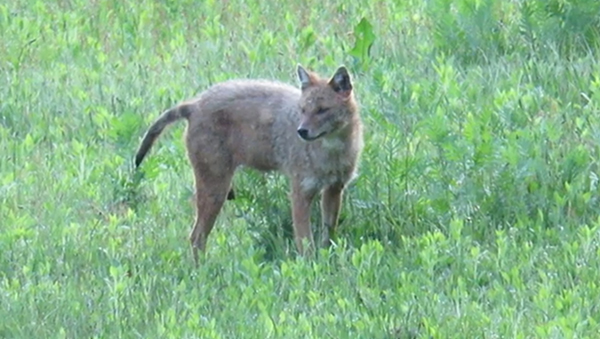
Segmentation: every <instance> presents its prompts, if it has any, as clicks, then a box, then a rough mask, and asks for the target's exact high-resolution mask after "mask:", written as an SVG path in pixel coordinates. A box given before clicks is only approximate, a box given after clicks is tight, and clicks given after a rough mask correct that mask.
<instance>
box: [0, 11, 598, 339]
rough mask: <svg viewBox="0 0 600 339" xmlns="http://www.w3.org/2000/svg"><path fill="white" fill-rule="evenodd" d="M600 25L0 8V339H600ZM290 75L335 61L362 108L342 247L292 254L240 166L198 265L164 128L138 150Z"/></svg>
mask: <svg viewBox="0 0 600 339" xmlns="http://www.w3.org/2000/svg"><path fill="white" fill-rule="evenodd" d="M271 3H273V4H271ZM599 18H600V3H598V2H597V1H595V0H580V1H558V0H550V1H541V0H538V1H536V0H530V1H525V2H524V1H516V0H508V1H501V0H480V1H474V0H457V1H449V0H430V1H417V0H410V1H391V0H378V1H366V0H360V1H355V2H350V1H332V2H325V1H303V2H299V1H297V2H288V4H282V3H281V4H278V5H275V4H274V2H267V1H262V2H259V1H241V0H231V1H190V0H184V1H178V2H175V1H165V2H158V1H149V0H146V1H140V2H120V1H115V0H99V1H82V0H73V1H51V2H44V1H34V0H17V1H13V2H10V3H9V2H5V3H3V4H0V32H1V36H2V38H0V319H1V320H0V337H2V338H91V337H94V338H121V337H122V338H598V337H600V306H599V305H600V304H599V301H600V272H599V270H600V215H599V211H600V192H599V187H598V180H599V178H598V176H599V170H600V169H599V160H598V157H599V156H600V114H598V113H599V110H600V66H599V64H598V62H597V60H598V57H599V54H600V53H598V46H599V42H600V33H599V32H600V19H599ZM372 41H373V44H372V46H371V42H372ZM296 63H301V64H303V65H304V66H306V67H308V68H311V69H315V70H317V71H319V72H320V73H322V74H324V75H329V74H330V72H333V71H334V70H335V68H336V67H337V66H339V65H340V64H345V65H347V66H348V67H349V69H350V71H351V72H352V74H353V76H354V81H355V88H356V95H357V98H358V100H359V101H360V104H361V107H362V114H363V118H364V121H365V124H366V136H365V142H366V147H365V151H364V154H363V158H362V163H361V167H360V176H359V178H358V179H357V180H356V181H355V182H354V183H353V184H352V185H351V186H350V187H349V189H348V192H347V194H346V195H345V199H344V206H343V213H342V216H341V217H342V221H341V224H340V227H339V232H338V235H339V243H338V244H337V246H336V247H334V248H332V249H330V250H322V251H321V252H320V253H319V256H318V257H317V258H314V259H303V258H300V257H297V256H296V255H295V254H294V251H293V250H294V247H293V241H292V240H291V235H290V227H291V226H290V223H291V221H290V215H289V214H290V209H289V204H288V200H287V195H286V194H287V191H288V188H287V182H286V180H285V179H284V178H283V177H281V176H278V175H260V174H258V173H256V172H253V171H244V172H239V174H238V175H237V176H236V178H235V185H236V190H237V191H236V193H237V196H238V198H237V199H236V200H234V201H231V202H228V203H226V206H225V208H224V210H223V213H222V214H221V216H220V217H219V220H218V224H217V225H216V227H215V229H214V231H213V233H212V234H211V237H210V239H209V245H208V247H209V248H208V257H207V259H206V260H205V262H204V263H203V264H202V266H201V267H200V268H198V269H196V268H194V266H193V264H192V258H191V254H190V251H189V245H188V240H187V236H188V232H189V231H190V228H191V224H192V221H193V218H194V210H193V206H192V202H191V199H192V192H193V179H192V173H191V170H190V167H189V165H188V162H187V158H186V157H185V150H184V146H183V142H182V134H183V131H184V123H181V124H177V125H175V126H173V127H172V128H170V129H169V130H168V131H167V132H166V133H165V134H163V136H162V137H161V139H160V140H159V142H158V143H157V144H156V145H155V147H154V148H153V150H152V153H151V154H150V156H149V157H148V158H147V159H146V161H145V162H144V165H143V167H142V172H141V173H140V174H139V175H134V172H133V170H132V158H133V155H134V154H135V151H136V147H137V146H138V143H139V140H140V138H141V137H142V135H143V133H144V131H145V129H146V128H147V127H148V126H149V124H150V123H151V122H152V121H153V120H154V119H155V118H156V117H157V116H158V114H159V113H160V112H161V111H163V110H164V109H166V108H168V107H170V106H171V105H174V104H175V103H177V102H179V101H181V100H184V99H186V98H189V97H192V96H193V95H195V94H196V93H198V92H199V91H201V90H203V89H205V88H207V87H208V86H209V85H210V84H212V83H215V82H218V81H222V80H225V79H229V78H233V77H263V78H274V79H279V80H282V81H286V82H289V83H297V79H296V75H295V65H296ZM315 207H316V206H315ZM314 216H315V218H314V219H313V220H314V223H315V225H318V223H319V215H318V212H317V211H316V210H315V214H314Z"/></svg>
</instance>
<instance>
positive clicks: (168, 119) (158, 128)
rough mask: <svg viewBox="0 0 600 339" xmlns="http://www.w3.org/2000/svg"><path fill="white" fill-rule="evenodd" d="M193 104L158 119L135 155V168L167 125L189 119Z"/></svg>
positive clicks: (175, 108)
mask: <svg viewBox="0 0 600 339" xmlns="http://www.w3.org/2000/svg"><path fill="white" fill-rule="evenodd" d="M192 107H193V106H192V104H181V105H178V106H176V107H173V108H171V109H169V110H167V111H165V112H164V113H163V114H161V115H160V117H158V119H156V121H155V122H154V123H153V124H152V126H150V128H149V129H148V131H147V132H146V135H145V136H144V140H142V143H141V144H140V148H139V149H138V151H137V154H136V155H135V167H136V168H137V167H139V166H140V164H141V163H142V160H144V157H145V156H146V153H148V151H149V150H150V148H151V147H152V144H154V141H155V140H156V139H157V138H158V136H159V135H160V134H161V133H162V131H163V130H164V129H165V127H167V125H169V124H172V123H174V122H175V121H177V120H179V119H183V118H186V119H187V118H189V116H190V114H191V112H192Z"/></svg>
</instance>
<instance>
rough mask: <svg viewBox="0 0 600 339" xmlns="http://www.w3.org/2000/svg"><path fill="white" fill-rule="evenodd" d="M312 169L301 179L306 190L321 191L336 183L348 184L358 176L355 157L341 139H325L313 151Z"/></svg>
mask: <svg viewBox="0 0 600 339" xmlns="http://www.w3.org/2000/svg"><path fill="white" fill-rule="evenodd" d="M311 153H312V154H311V156H310V158H311V160H312V161H311V166H310V170H308V171H306V172H305V173H304V177H303V179H302V181H301V186H302V189H303V190H305V191H320V190H321V189H323V188H325V187H327V186H331V185H334V184H347V183H348V182H349V181H351V180H353V179H354V178H355V177H356V173H355V165H354V163H355V159H354V158H353V157H352V154H349V153H348V145H347V144H346V143H344V142H343V141H341V140H339V139H332V140H326V139H325V140H323V141H322V144H321V147H320V148H318V149H314V150H313V152H311Z"/></svg>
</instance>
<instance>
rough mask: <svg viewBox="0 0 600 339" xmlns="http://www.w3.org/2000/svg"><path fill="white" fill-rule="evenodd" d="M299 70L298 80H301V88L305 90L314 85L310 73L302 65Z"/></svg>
mask: <svg viewBox="0 0 600 339" xmlns="http://www.w3.org/2000/svg"><path fill="white" fill-rule="evenodd" d="M297 68H298V79H300V84H301V87H302V89H305V88H307V87H308V86H310V85H311V84H312V79H311V78H310V74H308V72H307V71H306V70H305V69H304V67H302V66H301V65H300V64H298V66H297Z"/></svg>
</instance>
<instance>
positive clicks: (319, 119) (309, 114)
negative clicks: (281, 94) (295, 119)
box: [297, 65, 357, 141]
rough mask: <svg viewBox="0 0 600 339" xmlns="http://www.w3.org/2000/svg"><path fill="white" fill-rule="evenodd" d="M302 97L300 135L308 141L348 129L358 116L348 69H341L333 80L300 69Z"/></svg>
mask: <svg viewBox="0 0 600 339" xmlns="http://www.w3.org/2000/svg"><path fill="white" fill-rule="evenodd" d="M298 78H299V79H300V83H301V88H302V96H301V98H300V110H301V112H302V119H301V121H300V125H299V126H298V130H297V132H298V135H299V136H300V138H302V139H303V140H306V141H312V140H316V139H318V138H320V137H324V136H327V135H332V134H335V133H336V132H338V131H341V130H343V129H344V128H345V127H347V126H348V124H350V123H351V122H352V121H353V120H354V119H355V115H356V114H357V106H356V103H355V101H354V96H353V93H352V81H351V80H350V75H349V74H348V70H347V69H346V67H344V66H341V67H339V68H338V69H337V71H336V72H335V73H334V74H333V76H332V77H331V78H330V79H324V78H321V77H319V75H317V74H316V73H313V72H309V71H307V70H305V69H304V68H303V67H302V66H300V65H298Z"/></svg>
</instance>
